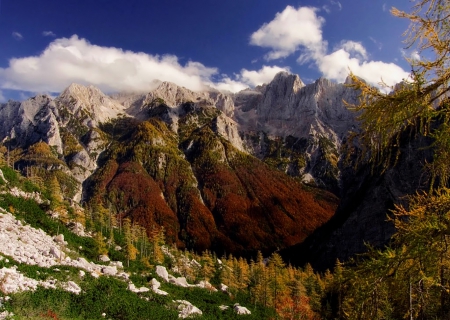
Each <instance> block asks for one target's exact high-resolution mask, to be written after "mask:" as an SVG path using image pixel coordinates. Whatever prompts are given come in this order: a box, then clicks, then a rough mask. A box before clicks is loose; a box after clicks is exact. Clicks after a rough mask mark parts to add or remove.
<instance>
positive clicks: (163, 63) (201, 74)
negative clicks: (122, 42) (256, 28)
mask: <svg viewBox="0 0 450 320" xmlns="http://www.w3.org/2000/svg"><path fill="white" fill-rule="evenodd" d="M216 73H217V69H216V68H208V67H206V66H204V65H203V64H201V63H198V62H188V63H186V64H185V65H182V64H180V62H179V61H178V58H177V57H176V56H173V55H163V56H158V55H155V56H153V55H148V54H145V53H142V52H139V53H136V52H131V51H124V50H121V49H118V48H113V47H101V46H97V45H93V44H91V43H89V42H88V41H87V40H85V39H81V38H78V36H76V35H74V36H72V37H71V38H60V39H56V40H54V41H53V42H51V43H50V44H49V46H48V47H47V48H46V49H45V50H44V51H43V52H42V53H41V54H40V55H39V56H31V57H25V58H14V59H11V60H10V61H9V66H8V67H7V68H4V69H2V68H0V88H3V89H14V90H24V91H31V92H43V91H49V92H60V91H61V90H63V89H64V88H66V87H67V86H68V85H70V84H71V83H73V82H78V83H83V84H93V85H95V86H98V87H99V88H100V89H102V90H104V91H118V90H134V91H145V90H149V88H150V87H151V85H152V82H153V81H154V80H155V79H158V80H161V81H172V82H175V83H177V84H179V85H181V86H185V87H187V88H190V89H193V90H198V89H201V88H202V87H203V83H204V82H208V81H209V79H210V78H211V76H212V75H214V74H216Z"/></svg>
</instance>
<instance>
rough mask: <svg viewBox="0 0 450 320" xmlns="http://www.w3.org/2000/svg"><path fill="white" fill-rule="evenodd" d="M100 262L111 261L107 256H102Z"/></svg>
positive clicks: (99, 258)
mask: <svg viewBox="0 0 450 320" xmlns="http://www.w3.org/2000/svg"><path fill="white" fill-rule="evenodd" d="M98 260H100V261H101V262H108V261H110V259H109V257H108V256H107V255H106V254H102V255H100V256H99V257H98Z"/></svg>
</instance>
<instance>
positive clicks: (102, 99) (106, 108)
mask: <svg viewBox="0 0 450 320" xmlns="http://www.w3.org/2000/svg"><path fill="white" fill-rule="evenodd" d="M56 101H57V104H58V105H59V106H60V107H61V108H68V109H69V110H70V112H71V113H72V114H73V115H75V116H77V117H79V118H80V119H81V120H82V122H83V123H84V124H85V125H89V126H96V125H97V124H98V123H99V122H105V121H107V120H108V119H113V118H116V117H117V116H118V115H119V114H120V113H123V112H124V110H125V107H124V106H123V105H122V104H120V103H119V102H117V101H115V100H113V99H112V98H110V97H108V96H107V95H105V94H104V93H103V92H101V91H100V89H98V88H97V87H94V86H92V85H90V86H84V85H81V84H76V83H73V84H71V85H70V86H69V87H68V88H67V89H66V90H64V91H63V92H62V93H61V94H60V95H59V97H57V98H56Z"/></svg>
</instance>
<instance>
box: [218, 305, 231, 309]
mask: <svg viewBox="0 0 450 320" xmlns="http://www.w3.org/2000/svg"><path fill="white" fill-rule="evenodd" d="M229 308H230V307H229V306H224V305H223V304H222V305H220V306H219V309H220V310H222V311H225V310H227V309H229Z"/></svg>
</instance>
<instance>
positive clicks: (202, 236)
mask: <svg viewBox="0 0 450 320" xmlns="http://www.w3.org/2000/svg"><path fill="white" fill-rule="evenodd" d="M155 121H156V120H153V122H152V123H150V122H148V123H145V125H140V126H139V127H138V129H137V130H138V131H137V133H136V134H131V135H130V137H132V138H130V139H131V140H130V141H125V142H124V143H123V144H122V145H121V146H120V147H119V148H120V150H121V152H120V153H111V159H109V160H107V161H106V162H105V165H104V167H102V168H101V169H100V170H98V173H96V174H95V175H94V178H93V184H94V189H95V190H96V192H95V193H94V194H97V195H98V199H102V197H103V198H105V196H107V195H110V194H114V195H115V196H114V198H115V199H114V201H116V202H117V203H116V204H115V205H116V207H117V208H119V212H121V213H123V214H124V215H126V216H129V217H131V219H132V220H133V221H134V222H137V223H139V224H141V225H143V226H145V227H146V228H148V230H150V229H151V228H153V227H154V225H155V224H156V225H159V226H164V228H165V229H166V232H167V239H168V240H169V241H175V242H177V243H178V244H180V245H181V243H183V244H184V245H186V246H188V247H189V248H193V249H196V250H199V251H202V250H205V249H213V250H215V251H217V253H219V254H221V253H223V252H227V253H233V254H239V255H241V254H254V253H256V251H257V250H261V251H262V252H263V253H265V254H267V253H270V252H271V251H273V250H276V249H277V248H284V247H287V246H291V245H293V244H296V243H299V242H301V241H303V240H304V239H305V238H306V236H307V235H309V234H310V233H312V232H313V231H314V230H315V229H316V228H317V227H319V226H320V225H322V224H323V223H324V222H326V221H327V220H328V219H329V218H330V217H331V216H332V215H333V214H334V211H335V209H336V206H337V199H336V198H335V197H334V196H333V195H332V194H330V193H327V192H325V191H320V192H319V191H317V190H316V191H314V190H312V189H311V188H310V189H307V188H306V187H305V186H303V185H302V184H301V183H300V182H298V181H296V180H294V179H293V178H291V177H288V176H287V175H285V174H284V173H282V172H280V171H277V170H274V169H271V168H269V167H268V166H267V165H265V164H264V163H262V162H261V161H259V160H257V159H256V158H254V157H251V156H249V155H245V154H242V153H240V152H238V151H237V150H236V149H234V148H233V147H232V146H231V145H230V144H229V143H228V142H226V141H223V140H222V139H221V138H219V137H218V136H217V135H216V134H215V133H214V132H212V131H211V130H210V129H209V128H207V127H205V128H202V130H200V131H199V132H197V133H196V134H193V136H192V137H191V138H192V141H191V146H190V147H189V153H188V154H187V155H186V156H187V160H186V159H185V158H184V157H183V156H182V155H180V153H179V150H178V147H177V145H176V144H175V143H174V136H173V133H170V132H168V131H167V127H165V126H164V125H155ZM119 154H120V155H119ZM193 174H194V175H195V176H194V175H193ZM197 184H198V186H197ZM110 200H111V199H110Z"/></svg>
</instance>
